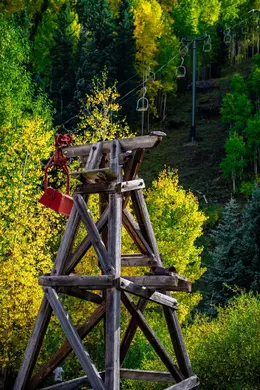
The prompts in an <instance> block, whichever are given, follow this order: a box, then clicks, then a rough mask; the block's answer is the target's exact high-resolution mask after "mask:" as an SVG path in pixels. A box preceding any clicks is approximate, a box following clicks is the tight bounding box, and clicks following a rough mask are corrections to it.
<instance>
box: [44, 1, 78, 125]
mask: <svg viewBox="0 0 260 390" xmlns="http://www.w3.org/2000/svg"><path fill="white" fill-rule="evenodd" d="M78 37H79V24H78V23H77V15H76V14H75V13H74V12H71V10H70V7H69V6H68V5H67V4H64V5H63V6H62V8H61V11H60V14H59V17H58V28H57V30H56V33H55V35H54V41H55V44H54V46H53V48H52V50H51V59H52V71H51V86H50V97H51V98H52V100H53V102H54V105H55V108H56V115H55V122H56V124H60V123H62V122H64V121H66V120H68V119H69V118H70V117H72V116H73V114H74V113H75V109H74V105H73V97H74V91H75V87H76V80H75V68H76V60H77V58H76V48H77V43H78Z"/></svg>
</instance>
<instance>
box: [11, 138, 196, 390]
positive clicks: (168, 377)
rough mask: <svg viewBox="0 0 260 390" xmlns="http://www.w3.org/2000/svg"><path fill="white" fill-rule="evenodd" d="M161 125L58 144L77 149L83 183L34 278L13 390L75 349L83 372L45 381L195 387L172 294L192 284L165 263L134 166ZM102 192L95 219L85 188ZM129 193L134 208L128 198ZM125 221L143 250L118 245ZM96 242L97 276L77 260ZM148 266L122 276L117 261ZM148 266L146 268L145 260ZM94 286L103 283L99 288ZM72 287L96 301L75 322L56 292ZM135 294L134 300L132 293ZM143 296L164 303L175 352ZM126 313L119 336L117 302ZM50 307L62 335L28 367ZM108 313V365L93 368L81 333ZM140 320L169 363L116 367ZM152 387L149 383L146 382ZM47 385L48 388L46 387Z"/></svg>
mask: <svg viewBox="0 0 260 390" xmlns="http://www.w3.org/2000/svg"><path fill="white" fill-rule="evenodd" d="M164 135H165V134H164V133H161V132H153V133H151V134H150V135H146V136H140V137H134V138H129V139H117V140H114V141H101V142H98V143H96V144H86V145H81V146H75V147H73V146H70V147H67V148H64V150H63V152H64V154H65V155H66V156H67V157H68V158H74V157H77V158H79V159H80V160H81V162H82V167H84V168H83V169H82V171H80V172H72V173H71V175H75V176H76V177H77V178H78V179H79V180H80V181H81V183H80V184H79V185H78V187H77V188H76V191H75V193H74V196H73V201H74V205H73V208H72V210H71V213H70V216H69V219H68V222H67V226H66V229H65V231H64V234H63V237H62V240H61V244H60V247H59V250H58V254H57V257H56V261H55V264H54V268H53V271H52V273H51V276H41V277H40V278H39V283H40V284H41V285H42V286H43V289H44V298H43V301H42V304H41V307H40V310H39V313H38V317H37V319H36V323H35V326H34V329H33V331H32V335H31V339H30V340H29V343H28V345H27V349H26V351H25V356H24V359H23V363H22V365H21V368H20V371H19V373H18V376H17V379H16V383H15V386H14V390H23V389H26V390H34V389H39V388H41V384H42V382H43V380H44V379H45V378H46V377H47V376H48V375H49V374H51V373H52V371H53V370H54V369H55V368H56V367H57V366H59V365H60V363H61V362H62V361H63V360H64V359H65V358H66V356H68V354H69V353H70V352H71V351H72V350H74V352H75V354H76V356H77V358H78V359H79V362H80V364H81V366H82V369H83V370H84V372H85V374H86V375H85V376H84V377H81V378H76V379H73V380H70V381H68V382H64V383H60V384H57V385H53V386H51V387H48V389H66V390H69V389H78V388H81V387H82V386H83V385H84V386H87V387H89V388H91V389H94V390H119V389H120V379H122V378H123V379H132V380H142V381H147V382H149V381H158V382H167V383H168V384H169V386H168V387H167V389H168V390H189V389H196V388H197V387H198V384H199V383H198V378H197V376H196V375H194V374H193V373H192V369H191V365H190V361H189V357H188V355H187V351H186V347H185V343H184V340H183V336H182V333H181V329H180V325H179V322H178V318H177V315H176V309H177V301H176V299H175V298H173V297H172V296H171V293H170V291H186V292H190V291H191V285H190V283H189V282H188V281H187V280H186V279H185V278H184V277H181V276H180V275H178V274H177V273H176V272H170V269H165V268H163V264H162V260H161V257H160V253H159V251H158V247H157V243H156V239H155V236H154V232H153V228H152V225H151V222H150V218H149V214H148V211H147V207H146V203H145V199H144V196H143V193H142V189H143V188H144V182H143V180H142V179H140V178H139V177H138V171H139V168H140V165H141V162H142V159H143V156H144V151H145V149H149V148H154V147H156V146H157V145H158V144H159V143H160V142H161V141H162V137H163V136H164ZM92 193H98V194H100V195H99V196H100V197H99V199H100V218H99V220H98V221H97V223H95V222H94V221H93V219H92V217H91V214H90V211H89V209H88V198H89V196H90V194H92ZM130 199H131V201H132V212H130V211H129V210H128V209H127V208H126V206H127V204H128V202H129V200H130ZM81 222H83V224H84V226H85V227H86V236H85V238H84V239H83V240H82V241H81V243H80V244H79V245H78V246H77V247H76V248H74V247H73V243H74V241H75V237H76V235H77V232H78V227H79V224H80V223H81ZM122 225H123V226H124V227H125V228H126V230H127V232H128V233H129V235H130V236H131V238H132V239H133V241H134V243H135V244H136V246H137V247H138V250H139V252H140V253H137V254H134V255H133V254H122V253H121V231H122ZM91 246H93V247H94V249H95V252H96V254H97V258H98V266H99V268H100V271H101V272H100V273H101V274H100V275H99V276H79V275H76V274H75V273H73V272H72V271H73V270H74V268H75V266H76V265H77V264H78V263H79V262H80V260H81V259H82V258H83V256H85V254H86V253H87V251H88V250H89V248H90V247H91ZM131 266H134V267H150V272H149V273H148V274H147V273H146V274H144V276H131V277H127V276H123V277H122V276H121V267H131ZM146 269H147V268H146ZM93 291H102V294H98V293H97V292H95V293H94V292H93ZM60 293H62V294H69V295H72V296H75V297H78V298H80V299H85V300H87V301H91V302H94V303H96V304H97V308H96V310H95V311H94V312H93V313H92V314H91V315H90V317H89V318H88V319H87V320H86V321H85V322H84V323H83V324H82V325H81V326H80V327H78V328H75V327H74V326H73V324H72V321H71V320H70V318H69V316H68V314H67V312H66V311H65V309H64V307H63V305H62V303H61V301H60V299H59V294H60ZM133 294H134V295H135V296H138V297H139V300H138V303H137V304H135V303H134V301H133V300H132V297H131V296H132V295H133ZM148 301H152V302H155V303H157V304H158V305H161V306H162V308H163V312H164V316H165V319H166V323H167V326H168V331H169V333H170V337H171V342H172V347H173V353H174V355H175V358H174V359H172V357H171V356H170V355H169V353H168V352H167V351H166V349H165V348H164V347H163V345H162V344H161V343H160V340H159V337H158V336H157V335H156V334H155V333H154V331H153V330H152V329H151V327H150V326H149V324H148V323H147V321H146V319H145V317H144V314H143V313H144V311H145V308H146V305H147V302H148ZM121 302H122V304H123V305H124V306H125V307H126V309H127V311H128V312H129V313H130V316H131V317H130V322H129V324H128V327H127V330H126V332H125V334H124V336H123V338H122V341H121V342H120V305H121ZM52 312H54V314H55V315H56V316H57V318H58V320H59V322H60V324H61V327H62V328H63V331H64V333H65V335H66V338H67V340H68V341H67V342H66V343H65V344H64V345H63V346H62V347H61V348H60V349H59V350H58V351H57V352H56V353H55V354H54V355H53V356H52V357H51V358H50V359H49V361H48V362H46V363H45V364H44V365H43V366H42V367H41V368H40V369H39V370H38V371H37V372H36V373H34V375H32V373H33V369H34V367H35V363H36V360H37V357H38V354H39V351H40V348H41V344H42V341H43V338H44V336H45V333H46V330H47V327H48V324H49V321H50V317H51V314H52ZM104 318H105V359H104V360H105V364H104V367H105V370H104V371H103V372H98V370H97V369H96V367H95V365H94V363H93V362H92V360H91V357H90V355H89V353H88V352H87V350H86V347H85V345H84V344H83V342H82V340H83V339H84V338H85V337H86V336H87V335H88V334H89V333H90V332H91V330H92V329H93V328H94V327H95V326H96V325H97V324H98V323H99V322H100V321H101V320H102V319H104ZM138 327H139V328H140V329H141V331H142V332H143V334H144V335H145V337H146V338H147V340H148V342H149V343H150V344H151V346H152V347H153V349H154V351H155V352H156V353H157V355H158V356H159V357H160V359H161V360H162V362H163V363H164V365H165V367H166V368H167V370H168V371H166V372H158V371H156V370H155V371H143V370H130V369H126V368H121V367H122V365H123V362H124V359H125V357H126V355H127V352H128V351H129V349H130V345H131V342H132V340H133V338H134V336H135V333H136V330H137V328H138ZM147 386H148V387H147V388H149V385H147ZM46 389H47V388H46Z"/></svg>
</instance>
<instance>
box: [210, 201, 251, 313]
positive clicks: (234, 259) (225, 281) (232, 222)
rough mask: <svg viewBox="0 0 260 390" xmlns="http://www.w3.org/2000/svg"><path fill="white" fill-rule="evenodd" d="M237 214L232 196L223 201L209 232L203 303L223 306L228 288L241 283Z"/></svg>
mask: <svg viewBox="0 0 260 390" xmlns="http://www.w3.org/2000/svg"><path fill="white" fill-rule="evenodd" d="M240 220H241V215H240V212H239V208H238V205H237V203H236V201H235V200H234V199H231V200H230V202H229V203H227V204H226V206H225V208H224V211H223V214H222V219H221V222H220V223H219V225H218V226H217V228H216V230H213V231H212V234H211V235H212V238H213V245H214V247H215V249H214V251H213V252H212V253H211V262H210V267H209V268H208V271H207V273H206V275H205V277H204V280H205V282H206V286H207V292H206V296H207V299H206V301H207V303H208V304H223V305H226V304H227V301H228V299H229V298H230V297H231V296H232V295H233V294H234V292H233V290H232V288H234V287H235V286H236V285H241V281H242V280H243V275H244V266H243V261H242V259H241V257H240V245H239V244H240V230H239V227H240Z"/></svg>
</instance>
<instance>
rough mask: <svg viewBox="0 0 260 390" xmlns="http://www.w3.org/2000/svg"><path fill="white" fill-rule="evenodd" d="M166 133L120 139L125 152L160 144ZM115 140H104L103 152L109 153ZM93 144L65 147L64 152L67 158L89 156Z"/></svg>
mask: <svg viewBox="0 0 260 390" xmlns="http://www.w3.org/2000/svg"><path fill="white" fill-rule="evenodd" d="M165 135H166V134H165V133H162V132H154V133H151V135H144V136H141V137H134V138H126V139H120V146H121V150H122V151H123V152H126V151H127V150H135V149H151V148H154V147H155V146H157V145H159V144H160V142H161V141H162V137H163V136H165ZM112 142H113V141H103V142H102V153H109V152H110V149H111V146H112ZM92 146H93V145H92V144H86V145H79V146H69V147H67V148H63V153H64V154H65V156H66V157H67V158H70V157H78V156H87V155H89V153H90V151H91V148H92Z"/></svg>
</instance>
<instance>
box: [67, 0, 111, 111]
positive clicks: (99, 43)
mask: <svg viewBox="0 0 260 390" xmlns="http://www.w3.org/2000/svg"><path fill="white" fill-rule="evenodd" d="M78 13H79V15H80V22H81V32H80V45H79V56H80V60H79V68H78V70H77V76H76V81H77V86H76V92H75V96H74V98H75V100H76V102H77V104H78V105H79V101H80V100H81V99H82V98H84V97H85V95H86V93H88V92H89V91H90V87H91V83H92V79H93V78H94V77H95V76H96V77H99V76H100V75H101V73H102V71H103V70H104V68H106V70H107V71H108V76H109V79H110V80H111V81H112V83H113V81H114V80H115V79H116V67H115V23H114V18H113V15H112V12H111V11H110V9H109V6H108V3H107V0H80V1H79V4H78Z"/></svg>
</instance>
